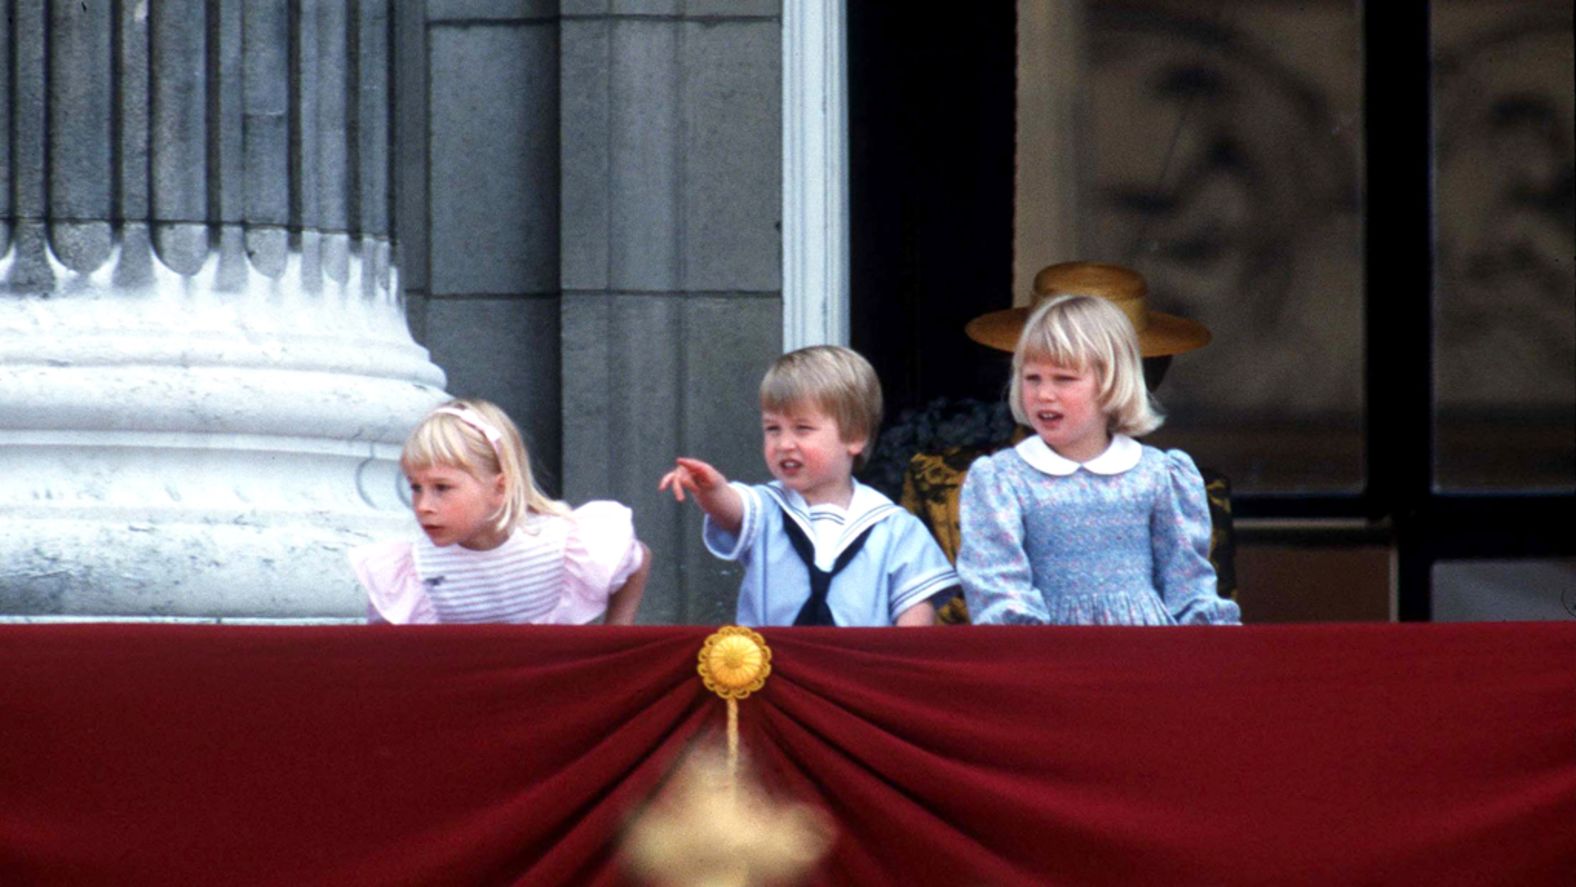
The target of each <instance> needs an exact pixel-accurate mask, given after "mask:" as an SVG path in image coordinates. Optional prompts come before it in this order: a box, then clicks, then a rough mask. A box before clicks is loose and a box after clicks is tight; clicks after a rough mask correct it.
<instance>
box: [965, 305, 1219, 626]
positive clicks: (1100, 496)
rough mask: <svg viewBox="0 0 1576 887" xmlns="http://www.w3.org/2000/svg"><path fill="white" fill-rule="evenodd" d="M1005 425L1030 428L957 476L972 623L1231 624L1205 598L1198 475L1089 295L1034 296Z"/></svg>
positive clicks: (1115, 314) (1211, 582)
mask: <svg viewBox="0 0 1576 887" xmlns="http://www.w3.org/2000/svg"><path fill="white" fill-rule="evenodd" d="M1008 397H1009V399H1010V406H1011V407H1012V412H1013V416H1014V418H1016V419H1017V420H1018V422H1019V423H1020V424H1022V425H1026V426H1028V427H1029V428H1031V429H1032V430H1033V431H1034V434H1033V435H1030V436H1028V437H1026V438H1024V440H1023V441H1022V442H1021V443H1019V444H1018V445H1017V446H1015V447H1012V448H1009V449H1006V450H1001V451H1000V452H997V453H995V454H993V455H989V456H984V457H982V458H980V459H979V460H978V461H976V462H975V463H974V464H973V465H972V466H971V467H970V468H969V473H968V477H967V478H966V479H965V480H964V483H963V490H962V493H961V497H960V501H959V508H960V513H961V517H962V521H961V530H962V545H961V547H960V548H959V551H958V562H957V571H958V576H959V578H960V579H961V580H962V584H963V592H964V598H965V601H966V602H967V604H968V608H969V613H970V615H971V617H972V619H973V621H974V622H975V623H976V624H981V625H988V624H998V625H1001V624H1007V625H1019V624H1026V625H1033V624H1062V625H1175V624H1185V623H1228V624H1237V623H1240V622H1241V612H1240V610H1239V609H1238V608H1237V605H1236V604H1235V603H1233V602H1232V601H1229V600H1226V599H1223V598H1221V597H1220V596H1219V595H1218V594H1217V593H1216V587H1215V570H1214V568H1213V567H1212V566H1210V563H1209V558H1208V553H1209V533H1210V520H1209V506H1208V502H1207V499H1206V498H1205V493H1204V481H1203V478H1202V477H1200V476H1199V473H1198V469H1197V468H1196V467H1195V466H1194V464H1193V460H1192V459H1191V458H1189V457H1188V455H1187V454H1186V453H1184V452H1182V451H1180V450H1170V451H1161V450H1158V449H1156V448H1154V447H1151V446H1146V445H1143V444H1140V443H1139V442H1138V441H1136V440H1134V439H1133V438H1134V437H1136V436H1140V435H1144V434H1147V433H1149V432H1151V431H1153V430H1155V429H1156V428H1158V427H1159V426H1160V423H1161V416H1160V414H1159V412H1158V410H1157V408H1156V407H1155V405H1154V403H1153V401H1152V399H1151V398H1150V395H1149V391H1148V389H1147V388H1146V387H1145V385H1144V374H1143V366H1142V363H1141V362H1140V357H1139V348H1138V340H1137V336H1136V334H1135V332H1134V330H1133V325H1132V323H1131V322H1130V321H1129V320H1128V318H1127V315H1126V314H1124V313H1123V312H1122V311H1121V309H1119V308H1117V307H1116V306H1115V305H1113V304H1112V303H1111V302H1110V301H1108V300H1106V299H1102V298H1098V297H1095V296H1085V295H1072V296H1060V297H1057V298H1053V299H1048V300H1046V301H1045V302H1042V303H1041V304H1040V305H1039V306H1038V307H1037V308H1036V309H1035V310H1034V312H1033V313H1032V314H1030V315H1029V319H1028V321H1027V322H1026V323H1025V324H1024V328H1023V333H1022V334H1021V335H1020V336H1019V338H1018V346H1017V348H1016V349H1015V350H1014V351H1013V355H1012V382H1011V386H1010V389H1009V393H1008Z"/></svg>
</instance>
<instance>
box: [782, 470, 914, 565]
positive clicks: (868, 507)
mask: <svg viewBox="0 0 1576 887" xmlns="http://www.w3.org/2000/svg"><path fill="white" fill-rule="evenodd" d="M852 480H853V484H854V494H853V496H851V497H850V498H849V500H848V508H847V510H846V511H844V512H843V515H844V516H843V520H844V524H843V531H842V533H840V534H839V535H838V538H837V544H836V545H835V546H833V548H834V550H833V552H832V553H831V557H836V556H837V555H839V554H842V552H843V549H845V548H847V547H848V546H849V545H850V544H851V543H852V542H853V541H854V540H855V539H856V538H858V537H859V534H861V533H863V532H864V531H865V530H866V529H869V527H870V526H871V525H872V524H875V523H879V522H880V521H882V520H884V519H886V518H888V517H890V516H892V515H894V514H898V513H900V512H902V510H903V509H902V508H900V507H898V505H897V504H896V503H894V502H893V501H892V500H891V499H888V498H887V497H886V495H885V494H883V493H882V492H881V491H880V490H877V489H875V488H874V487H869V486H866V485H864V484H862V483H860V482H859V481H858V480H857V479H852ZM766 490H767V492H768V493H769V494H770V495H769V498H772V499H775V500H777V502H778V503H780V504H781V505H782V506H784V507H783V513H784V514H785V515H786V516H787V518H788V519H789V520H792V521H793V522H794V523H796V524H798V525H799V527H800V529H802V530H804V532H805V535H806V536H808V537H810V538H811V539H814V538H815V530H814V529H813V527H812V525H811V523H810V508H811V506H809V505H807V504H805V501H804V497H803V496H801V495H799V492H798V491H797V490H790V489H788V488H787V487H784V486H783V485H782V482H781V481H772V482H771V483H769V484H767V485H766ZM817 553H819V552H817Z"/></svg>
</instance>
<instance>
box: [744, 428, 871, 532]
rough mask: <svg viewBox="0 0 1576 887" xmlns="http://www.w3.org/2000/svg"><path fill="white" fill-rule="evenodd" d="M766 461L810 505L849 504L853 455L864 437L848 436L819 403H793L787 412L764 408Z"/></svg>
mask: <svg viewBox="0 0 1576 887" xmlns="http://www.w3.org/2000/svg"><path fill="white" fill-rule="evenodd" d="M761 432H762V437H763V441H762V450H763V455H765V457H766V467H767V468H768V469H770V470H771V472H772V477H775V478H777V479H778V480H779V481H782V485H783V486H784V487H787V488H788V489H790V490H794V491H796V492H797V493H798V494H799V495H801V496H803V497H804V501H805V502H806V503H807V504H810V505H820V504H823V503H828V502H829V503H832V504H834V505H842V506H845V507H846V506H847V505H848V498H849V496H851V495H852V494H853V484H852V482H851V481H850V477H851V476H852V475H853V473H854V457H855V456H857V455H859V454H860V453H861V452H863V451H864V448H865V441H863V440H857V441H853V442H846V441H844V440H843V439H842V434H841V430H840V429H839V428H838V427H837V421H836V420H835V419H833V418H832V417H831V416H829V415H827V414H826V413H824V412H822V411H821V409H820V408H819V407H817V406H816V405H815V404H810V403H799V404H794V405H792V406H791V407H789V408H788V409H786V410H784V411H783V412H775V411H772V410H762V411H761Z"/></svg>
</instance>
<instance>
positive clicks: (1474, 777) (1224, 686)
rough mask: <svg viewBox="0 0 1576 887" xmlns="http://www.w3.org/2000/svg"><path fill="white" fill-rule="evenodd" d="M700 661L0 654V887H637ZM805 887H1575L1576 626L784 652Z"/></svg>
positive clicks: (770, 741)
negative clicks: (825, 816) (646, 834)
mask: <svg viewBox="0 0 1576 887" xmlns="http://www.w3.org/2000/svg"><path fill="white" fill-rule="evenodd" d="M708 633H709V629H706V628H702V627H642V628H630V629H606V628H550V627H542V628H535V627H523V628H515V627H497V626H480V627H448V626H437V627H426V628H391V627H375V628H373V627H323V628H293V629H287V628H268V627H222V626H157V625H142V626H127V625H108V624H99V625H47V626H7V627H3V628H0V884H72V885H78V884H111V883H113V884H127V885H133V884H149V885H152V884H158V885H167V884H195V883H204V884H207V883H225V884H325V885H327V884H334V885H339V884H466V885H470V884H516V883H517V884H530V885H537V884H544V885H552V884H566V885H586V884H623V883H629V881H628V880H627V878H626V876H625V875H624V874H623V873H622V872H621V871H620V868H619V866H618V862H617V860H616V856H615V852H614V850H615V847H616V841H617V837H618V835H619V832H620V829H621V828H622V827H623V825H624V823H625V822H626V821H627V819H628V817H629V815H630V814H631V812H632V811H633V810H634V809H635V808H636V807H637V806H638V804H639V802H640V801H641V800H642V799H644V798H645V797H647V796H648V795H649V794H650V792H651V791H653V790H654V788H655V787H657V786H658V785H660V784H661V782H662V781H663V779H664V778H665V777H666V776H667V774H668V773H669V772H670V771H671V767H672V766H673V764H674V763H675V761H676V760H677V759H678V758H679V757H680V756H681V755H682V753H683V752H684V751H685V750H686V749H687V748H689V747H690V746H691V745H692V744H693V743H694V742H695V741H696V740H697V738H698V737H701V736H704V735H709V734H715V733H717V732H718V731H720V730H721V725H722V721H723V711H724V708H723V703H722V702H721V701H720V700H718V699H717V698H715V697H713V696H711V695H710V694H709V693H707V691H706V690H705V689H704V687H702V686H701V683H700V681H699V679H698V677H697V676H696V672H695V655H696V652H697V650H698V649H699V647H700V644H701V642H702V641H703V640H704V638H705V637H706V635H707V634H708ZM762 634H763V635H764V636H765V637H766V639H767V642H768V643H769V644H770V645H771V647H772V651H773V673H772V676H771V678H770V679H769V680H768V682H767V685H766V687H765V689H763V690H762V691H760V692H759V693H757V694H755V695H753V696H751V697H750V698H749V699H746V700H744V701H743V702H742V703H741V705H740V711H741V714H740V729H741V732H742V738H743V744H744V747H745V748H746V749H747V751H748V752H749V754H750V756H751V757H752V759H753V762H754V764H755V767H756V769H757V770H758V772H759V773H760V776H761V778H762V780H763V781H764V782H765V783H766V784H767V785H768V786H769V787H771V788H772V789H773V790H774V791H776V792H777V793H779V794H781V795H783V796H785V797H795V798H800V799H805V800H809V801H812V802H814V803H817V804H819V805H820V806H822V807H823V808H824V809H825V810H826V811H827V812H828V813H830V814H831V815H832V818H833V819H834V821H835V822H836V823H837V824H838V827H839V829H840V834H839V837H838V839H837V842H836V844H835V845H834V847H833V849H832V851H831V853H830V854H829V856H828V857H827V859H826V860H825V861H824V862H823V864H822V865H821V866H820V868H819V869H818V870H817V872H816V873H815V875H814V876H813V878H812V879H811V881H810V883H815V884H859V885H871V884H921V885H923V884H937V885H1012V884H1060V883H1066V884H1136V883H1166V884H1266V883H1275V884H1297V883H1302V884H1332V883H1362V884H1418V883H1427V884H1507V885H1509V884H1515V885H1537V884H1551V885H1552V884H1562V885H1563V884H1570V883H1573V880H1572V878H1573V875H1576V621H1573V622H1571V623H1547V624H1475V625H1321V626H1299V627H1271V626H1250V627H1244V628H1198V629H1133V628H985V627H972V628H936V629H915V630H896V629H776V630H771V629H768V630H765V631H763V632H762Z"/></svg>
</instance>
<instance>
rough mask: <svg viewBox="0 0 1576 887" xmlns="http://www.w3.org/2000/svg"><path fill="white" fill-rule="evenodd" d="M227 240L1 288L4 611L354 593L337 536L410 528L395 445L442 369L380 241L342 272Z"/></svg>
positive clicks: (174, 614) (251, 610) (269, 608)
mask: <svg viewBox="0 0 1576 887" xmlns="http://www.w3.org/2000/svg"><path fill="white" fill-rule="evenodd" d="M364 255H371V256H374V257H375V260H374V262H373V264H370V265H368V266H366V267H365V269H364V268H363V265H362V263H361V261H360V258H361V256H364ZM225 257H226V256H225V254H223V251H221V252H219V253H215V254H214V255H212V256H210V259H209V262H208V263H207V265H206V266H205V267H204V268H203V269H202V270H200V271H198V272H197V273H195V274H192V275H177V274H175V273H173V272H171V271H169V270H168V269H167V268H165V267H164V266H162V265H161V264H160V263H159V262H158V261H157V260H156V258H152V257H148V256H143V257H142V267H143V268H145V269H148V270H149V272H150V273H148V274H147V275H146V276H145V277H144V279H143V280H142V281H141V282H140V283H139V284H137V285H135V286H126V285H124V283H123V282H118V281H117V280H116V279H115V277H114V272H115V269H116V268H117V267H124V266H125V259H126V256H125V255H121V254H117V255H116V256H115V257H112V259H111V261H108V262H106V263H105V265H104V267H103V268H102V269H101V270H100V271H98V272H97V273H95V274H92V275H83V274H74V273H72V272H70V271H69V270H68V269H65V268H64V267H63V266H59V265H57V266H56V267H55V269H54V270H55V274H56V280H57V284H58V285H57V288H56V291H55V292H54V293H53V294H47V295H46V294H37V293H20V294H18V293H11V294H6V293H0V617H6V618H11V619H39V618H49V617H66V618H80V617H87V618H134V619H135V618H153V619H158V618H178V619H192V620H214V619H225V620H232V619H233V620H248V619H252V620H286V621H299V620H308V621H310V620H319V619H345V618H355V617H358V616H361V615H362V614H363V613H364V611H365V605H364V597H363V596H362V594H361V593H360V592H359V591H358V589H357V587H356V583H355V579H354V577H353V576H352V574H351V572H350V569H349V567H348V564H347V563H346V561H345V554H344V553H345V550H346V549H347V548H349V547H350V546H352V545H355V544H357V543H360V542H364V541H367V540H371V539H376V538H380V537H386V536H390V535H397V534H401V533H407V532H410V531H412V530H413V529H414V527H413V524H412V521H411V518H410V517H409V512H408V509H407V508H406V505H405V501H404V498H403V495H402V487H403V483H402V478H401V476H400V473H399V469H398V464H397V460H398V457H399V450H400V446H401V445H402V443H403V441H404V438H405V435H406V434H407V433H408V431H409V429H410V428H411V427H412V426H413V425H414V424H415V423H416V422H417V421H419V420H420V418H421V417H422V416H423V415H424V414H425V413H426V412H427V410H429V409H430V408H431V407H432V406H433V405H435V404H436V403H438V402H439V401H441V400H442V399H444V397H445V395H444V393H443V390H442V388H443V384H444V378H443V373H442V371H440V370H439V369H438V368H437V367H435V366H433V365H432V363H431V362H430V361H429V360H428V359H427V352H426V350H425V349H423V348H421V347H420V346H418V345H417V344H416V343H415V342H414V341H412V340H411V338H410V333H409V330H408V328H407V327H406V324H405V318H404V313H403V309H402V308H401V306H400V304H399V302H398V300H397V299H396V298H394V297H392V296H391V295H390V293H397V292H398V288H397V282H396V281H395V279H394V275H393V273H392V269H391V268H389V267H388V265H387V263H386V259H387V249H386V247H385V246H379V245H377V244H368V245H367V246H366V247H365V248H364V249H362V250H358V251H353V252H352V253H351V254H350V255H349V256H348V257H347V258H346V267H345V269H344V274H343V275H342V276H341V277H340V278H339V279H337V280H336V279H335V278H333V277H331V276H326V275H322V274H319V275H311V274H305V273H303V271H302V269H301V265H300V258H299V255H297V256H293V257H292V258H291V261H290V262H289V264H288V265H287V266H286V267H285V268H284V269H282V273H280V274H279V275H278V276H277V277H268V276H265V275H262V274H259V273H256V272H255V271H249V272H247V273H242V274H236V275H232V278H233V279H227V278H225V277H224V276H223V275H222V274H221V273H220V272H221V270H222V266H223V261H222V260H223V259H224V258H225ZM231 258H234V257H231ZM242 266H243V268H244V267H245V263H244V261H243V262H242ZM6 270H7V269H6V263H5V261H0V277H4V274H5V272H6ZM303 281H305V283H303ZM307 284H310V285H307Z"/></svg>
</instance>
